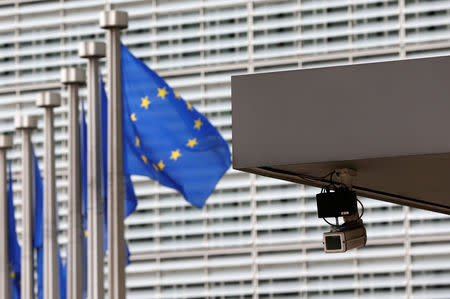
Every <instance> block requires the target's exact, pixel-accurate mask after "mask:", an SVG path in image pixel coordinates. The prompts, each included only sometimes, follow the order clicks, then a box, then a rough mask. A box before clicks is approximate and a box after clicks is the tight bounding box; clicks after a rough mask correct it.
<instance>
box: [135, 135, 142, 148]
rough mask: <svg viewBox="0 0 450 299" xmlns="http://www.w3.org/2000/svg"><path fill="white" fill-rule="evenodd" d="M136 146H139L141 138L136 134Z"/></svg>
mask: <svg viewBox="0 0 450 299" xmlns="http://www.w3.org/2000/svg"><path fill="white" fill-rule="evenodd" d="M136 146H141V140H140V139H139V137H137V136H136Z"/></svg>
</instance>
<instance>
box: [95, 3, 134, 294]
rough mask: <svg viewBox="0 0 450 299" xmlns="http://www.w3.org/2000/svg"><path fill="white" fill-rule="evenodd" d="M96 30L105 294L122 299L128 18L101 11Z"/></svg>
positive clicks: (121, 13)
mask: <svg viewBox="0 0 450 299" xmlns="http://www.w3.org/2000/svg"><path fill="white" fill-rule="evenodd" d="M100 27H102V28H104V29H106V30H107V33H108V34H107V38H108V49H107V55H106V57H107V60H108V76H109V77H108V79H109V80H108V96H109V105H108V252H109V254H108V270H109V273H108V288H109V289H108V294H109V298H110V299H123V298H125V240H124V181H123V149H122V82H121V81H122V80H121V66H120V30H121V29H125V28H127V27H128V14H127V13H126V12H123V11H115V10H110V11H103V12H101V14H100Z"/></svg>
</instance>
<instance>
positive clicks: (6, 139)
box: [0, 134, 13, 149]
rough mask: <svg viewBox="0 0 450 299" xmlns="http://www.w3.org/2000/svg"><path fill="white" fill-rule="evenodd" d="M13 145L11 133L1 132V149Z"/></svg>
mask: <svg viewBox="0 0 450 299" xmlns="http://www.w3.org/2000/svg"><path fill="white" fill-rule="evenodd" d="M12 146H13V138H12V136H11V135H6V134H1V135H0V149H8V148H12Z"/></svg>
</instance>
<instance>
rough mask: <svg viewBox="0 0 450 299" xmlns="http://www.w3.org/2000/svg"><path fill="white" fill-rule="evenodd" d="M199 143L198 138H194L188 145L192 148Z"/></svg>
mask: <svg viewBox="0 0 450 299" xmlns="http://www.w3.org/2000/svg"><path fill="white" fill-rule="evenodd" d="M197 144H198V142H197V138H194V139H189V141H188V143H187V144H186V145H187V146H189V147H190V148H194V146H196V145H197Z"/></svg>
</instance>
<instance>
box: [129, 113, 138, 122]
mask: <svg viewBox="0 0 450 299" xmlns="http://www.w3.org/2000/svg"><path fill="white" fill-rule="evenodd" d="M130 118H131V120H132V121H137V117H136V113H132V114H131V116H130Z"/></svg>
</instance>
